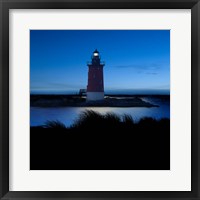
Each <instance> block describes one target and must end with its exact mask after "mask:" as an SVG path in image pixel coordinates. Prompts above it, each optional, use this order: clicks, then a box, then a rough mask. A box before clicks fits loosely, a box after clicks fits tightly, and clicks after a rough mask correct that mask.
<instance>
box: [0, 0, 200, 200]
mask: <svg viewBox="0 0 200 200" xmlns="http://www.w3.org/2000/svg"><path fill="white" fill-rule="evenodd" d="M75 8H76V9H191V13H192V21H191V24H192V28H191V33H192V38H191V42H192V43H191V44H192V69H191V71H192V88H191V89H192V96H191V100H192V108H191V112H192V113H191V114H192V119H191V123H192V130H191V131H192V163H191V164H192V174H191V177H192V190H191V191H189V192H185V191H184V192H181V191H173V192H171V191H170V192H160V191H159V192H156V191H155V192H154V191H153V192H149V191H144V192H137V191H136V192H135V191H134V192H124V191H123V192H122V191H117V192H112V191H110V192H90V191H86V192H78V191H77V192H70V191H66V192H64V191H63V192H54V191H50V192H47V191H39V192H37V191H36V192H32V191H30V192H24V191H18V192H15V191H9V9H75ZM199 22H200V2H199V0H96V1H94V0H73V1H71V0H57V1H56V0H0V26H1V27H0V30H1V31H0V44H2V45H0V47H1V48H0V80H1V81H0V109H1V112H0V197H1V199H47V198H51V199H58V198H59V199H91V198H92V199H99V200H100V199H125V198H129V199H141V200H142V199H154V198H159V199H169V198H170V199H185V200H189V199H193V200H197V199H200V134H199V130H200V129H199V128H200V126H199V124H200V123H198V119H200V103H199V99H200V92H199V89H200V74H199V73H200V69H199V67H200V66H199V61H200V50H199V48H200V40H199V38H200V23H199Z"/></svg>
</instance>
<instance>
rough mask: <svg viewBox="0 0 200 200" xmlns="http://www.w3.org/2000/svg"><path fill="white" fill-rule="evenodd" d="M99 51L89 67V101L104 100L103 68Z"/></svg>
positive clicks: (95, 53)
mask: <svg viewBox="0 0 200 200" xmlns="http://www.w3.org/2000/svg"><path fill="white" fill-rule="evenodd" d="M104 65H105V64H104V63H102V62H101V58H100V56H99V52H98V51H97V49H96V50H95V51H94V52H93V55H92V60H91V62H89V63H88V64H87V66H88V85H87V101H99V100H103V99H104V83H103V67H104Z"/></svg>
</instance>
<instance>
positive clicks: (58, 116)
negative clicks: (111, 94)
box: [30, 98, 170, 126]
mask: <svg viewBox="0 0 200 200" xmlns="http://www.w3.org/2000/svg"><path fill="white" fill-rule="evenodd" d="M142 99H143V100H145V101H148V102H150V103H154V104H156V105H159V106H160V107H152V108H144V107H131V108H118V107H59V108H39V107H31V108H30V125H31V126H38V125H42V124H44V123H45V122H46V121H47V120H59V121H61V122H62V123H64V124H65V125H66V126H70V125H71V124H72V123H73V122H74V120H76V119H77V118H78V115H79V114H80V113H81V112H82V111H84V110H86V109H88V110H89V109H90V110H94V111H97V112H100V113H102V114H105V113H107V112H113V113H116V114H119V115H123V114H129V115H131V116H132V117H133V119H134V120H136V121H138V120H139V119H140V118H142V117H153V118H155V119H160V118H170V104H169V101H167V100H165V101H163V100H162V101H161V99H159V98H142Z"/></svg>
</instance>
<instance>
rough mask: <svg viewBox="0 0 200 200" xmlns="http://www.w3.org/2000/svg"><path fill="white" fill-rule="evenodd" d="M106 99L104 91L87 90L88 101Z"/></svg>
mask: <svg viewBox="0 0 200 200" xmlns="http://www.w3.org/2000/svg"><path fill="white" fill-rule="evenodd" d="M103 99H104V92H87V101H97V100H103Z"/></svg>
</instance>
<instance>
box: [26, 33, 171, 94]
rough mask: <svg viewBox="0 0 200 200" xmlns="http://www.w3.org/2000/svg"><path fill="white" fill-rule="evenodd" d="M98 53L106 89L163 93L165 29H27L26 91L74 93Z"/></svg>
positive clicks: (166, 68) (167, 85) (165, 79)
mask: <svg viewBox="0 0 200 200" xmlns="http://www.w3.org/2000/svg"><path fill="white" fill-rule="evenodd" d="M96 48H97V49H98V51H99V52H100V54H101V58H102V61H105V63H106V64H105V67H104V87H105V92H108V93H111V92H112V93H139V94H141V93H147V94H169V88H170V31H168V30H149V31H146V30H141V31H139V30H31V31H30V76H31V82H30V84H31V85H30V89H31V93H40V94H41V93H52V94H56V93H67V94H68V93H78V92H79V89H84V88H86V85H87V72H88V67H87V61H90V59H91V55H92V52H93V51H94V50H95V49H96Z"/></svg>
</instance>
